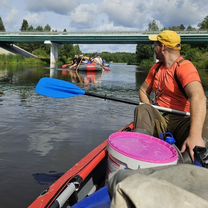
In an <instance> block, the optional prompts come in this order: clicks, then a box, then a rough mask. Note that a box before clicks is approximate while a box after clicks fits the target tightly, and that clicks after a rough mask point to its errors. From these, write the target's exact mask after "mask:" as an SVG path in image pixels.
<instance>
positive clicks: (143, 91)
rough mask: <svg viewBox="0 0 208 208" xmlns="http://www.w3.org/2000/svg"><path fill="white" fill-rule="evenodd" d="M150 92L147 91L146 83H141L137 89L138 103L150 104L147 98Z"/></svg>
mask: <svg viewBox="0 0 208 208" xmlns="http://www.w3.org/2000/svg"><path fill="white" fill-rule="evenodd" d="M150 92H151V90H150V89H149V86H148V85H147V83H146V82H143V84H142V85H141V87H140V89H139V99H140V102H143V103H146V104H152V103H151V100H150V98H149V95H150Z"/></svg>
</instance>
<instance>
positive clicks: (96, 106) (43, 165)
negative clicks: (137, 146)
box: [0, 64, 146, 208]
mask: <svg viewBox="0 0 208 208" xmlns="http://www.w3.org/2000/svg"><path fill="white" fill-rule="evenodd" d="M50 76H53V77H57V78H59V79H64V80H67V81H70V82H73V83H74V84H76V85H78V86H80V87H81V88H84V89H86V90H90V91H92V92H96V93H98V94H103V95H104V94H106V95H109V96H113V97H117V98H121V99H130V100H133V101H138V96H137V89H138V87H139V86H140V84H141V83H142V82H143V80H144V78H145V76H146V75H145V74H144V73H142V72H141V71H139V70H138V69H137V68H136V66H128V65H122V64H112V65H111V71H110V72H102V73H97V74H94V73H91V74H90V73H88V74H83V73H82V74H75V73H72V72H68V71H67V70H54V71H52V70H50V69H48V68H41V67H34V68H32V67H22V66H19V67H15V68H10V67H5V68H2V69H0V92H2V93H3V94H2V95H1V96H0V118H1V121H0V142H1V145H0V178H1V180H0V199H1V205H0V207H3V208H13V207H27V206H28V205H29V204H30V203H31V202H32V201H33V200H34V199H35V198H36V197H38V195H39V194H40V193H41V192H42V191H43V190H44V189H46V188H47V187H48V186H49V185H50V183H51V182H52V181H53V180H54V179H55V178H56V176H58V175H61V174H62V173H64V172H65V171H67V170H68V169H69V168H70V167H72V166H73V165H74V164H75V163H76V162H78V161H79V160H80V159H81V158H82V157H83V156H85V155H86V154H87V153H88V152H89V151H90V150H92V149H93V148H95V147H96V146H97V145H98V144H100V143H101V142H102V141H104V140H105V139H107V138H108V136H109V135H110V134H112V133H113V132H115V131H117V130H118V129H120V128H122V127H124V126H125V125H126V124H128V123H130V122H131V121H132V120H133V112H134V108H135V106H133V105H129V104H124V103H119V102H114V101H109V100H103V99H100V98H94V97H89V96H82V97H76V98H71V99H51V98H47V97H43V96H40V95H38V94H36V93H35V86H36V84H37V83H38V81H39V79H40V78H42V77H50Z"/></svg>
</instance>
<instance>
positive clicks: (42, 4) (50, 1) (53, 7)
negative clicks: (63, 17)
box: [27, 0, 77, 14]
mask: <svg viewBox="0 0 208 208" xmlns="http://www.w3.org/2000/svg"><path fill="white" fill-rule="evenodd" d="M76 5H77V2H76V1H74V0H42V1H34V0H29V1H28V2H27V8H28V9H29V11H31V12H44V11H50V12H54V13H57V14H67V13H69V12H70V11H71V10H73V9H74V8H75V7H76Z"/></svg>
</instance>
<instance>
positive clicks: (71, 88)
mask: <svg viewBox="0 0 208 208" xmlns="http://www.w3.org/2000/svg"><path fill="white" fill-rule="evenodd" d="M36 92H37V93H38V94H40V95H43V96H47V97H51V98H72V97H78V96H83V95H88V96H93V97H97V98H102V99H106V100H113V101H117V102H121V103H127V104H132V105H139V104H142V103H139V102H135V101H131V100H124V99H120V98H115V97H109V96H106V95H99V94H96V93H93V92H87V91H85V90H83V89H81V88H79V87H78V86H76V85H74V84H72V83H70V82H67V81H63V80H59V79H55V78H47V77H45V78H42V79H40V81H39V82H38V84H37V86H36ZM152 106H153V107H154V108H156V109H158V110H160V111H164V112H169V113H174V114H179V115H190V113H188V112H183V111H178V110H173V109H170V108H164V107H160V106H156V105H152Z"/></svg>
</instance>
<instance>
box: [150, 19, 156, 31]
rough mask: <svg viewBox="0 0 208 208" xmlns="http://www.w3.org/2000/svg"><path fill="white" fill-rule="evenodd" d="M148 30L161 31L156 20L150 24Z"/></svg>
mask: <svg viewBox="0 0 208 208" xmlns="http://www.w3.org/2000/svg"><path fill="white" fill-rule="evenodd" d="M148 31H159V27H158V25H157V23H156V21H155V20H153V21H152V22H151V23H149V24H148Z"/></svg>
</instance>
